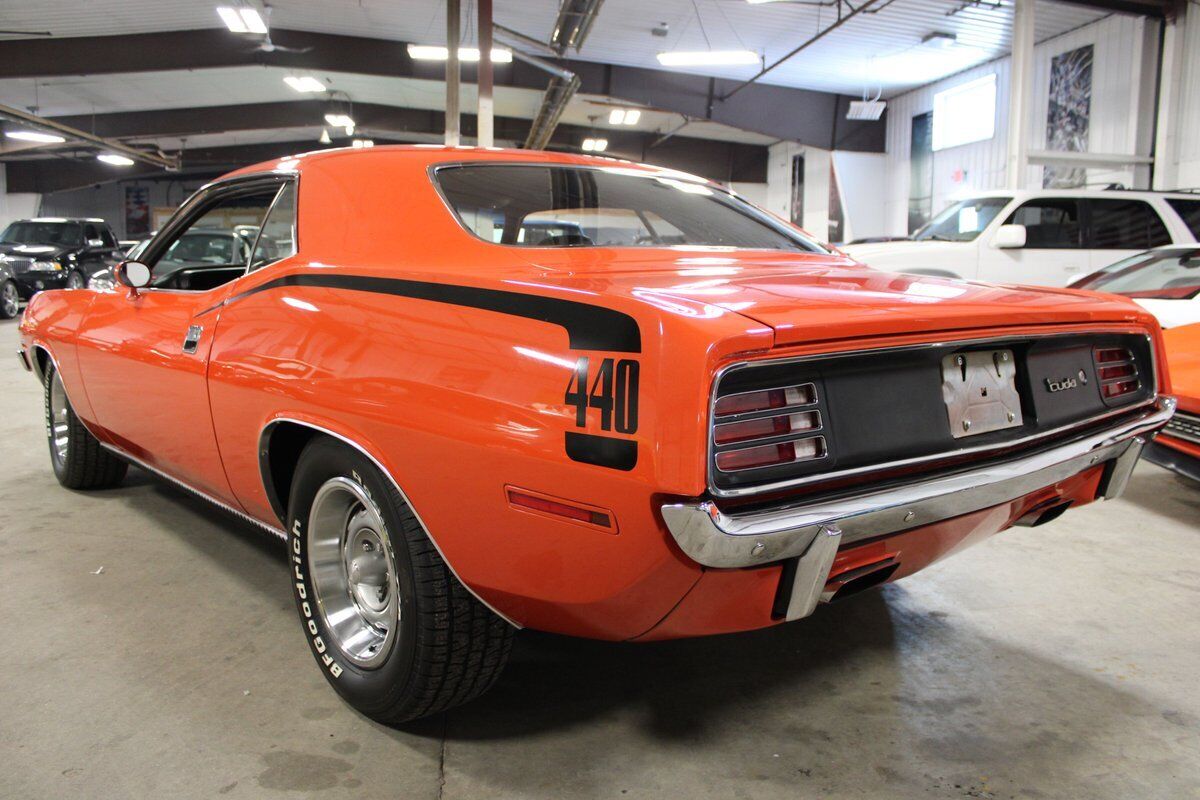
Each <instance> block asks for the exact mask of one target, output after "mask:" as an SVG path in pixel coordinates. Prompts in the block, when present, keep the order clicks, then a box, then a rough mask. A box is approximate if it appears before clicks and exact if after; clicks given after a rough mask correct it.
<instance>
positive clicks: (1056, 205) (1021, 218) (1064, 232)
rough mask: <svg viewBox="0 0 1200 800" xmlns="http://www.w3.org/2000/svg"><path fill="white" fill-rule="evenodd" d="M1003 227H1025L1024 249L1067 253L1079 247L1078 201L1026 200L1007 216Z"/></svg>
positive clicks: (1056, 199) (1060, 199)
mask: <svg viewBox="0 0 1200 800" xmlns="http://www.w3.org/2000/svg"><path fill="white" fill-rule="evenodd" d="M1004 224H1005V225H1024V226H1025V246H1026V247H1027V248H1031V249H1067V248H1077V247H1080V246H1081V239H1080V226H1079V201H1078V200H1071V199H1069V198H1053V199H1051V198H1046V199H1042V200H1030V201H1029V202H1028V203H1024V204H1023V205H1021V206H1020V207H1019V208H1017V210H1016V211H1014V212H1013V213H1012V214H1011V215H1009V217H1008V219H1007V220H1005V222H1004Z"/></svg>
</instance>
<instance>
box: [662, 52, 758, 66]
mask: <svg viewBox="0 0 1200 800" xmlns="http://www.w3.org/2000/svg"><path fill="white" fill-rule="evenodd" d="M658 63H659V64H662V65H663V66H664V67H733V66H742V65H749V64H761V63H762V59H761V58H759V55H758V53H754V52H751V51H750V50H698V51H684V50H672V51H670V52H668V53H659V54H658Z"/></svg>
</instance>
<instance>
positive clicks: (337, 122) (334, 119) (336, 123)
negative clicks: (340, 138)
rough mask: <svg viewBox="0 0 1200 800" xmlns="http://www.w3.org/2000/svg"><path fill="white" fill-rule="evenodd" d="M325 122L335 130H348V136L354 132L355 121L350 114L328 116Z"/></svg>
mask: <svg viewBox="0 0 1200 800" xmlns="http://www.w3.org/2000/svg"><path fill="white" fill-rule="evenodd" d="M325 121H326V122H328V123H329V124H330V125H332V126H333V127H335V128H348V129H349V130H348V131H347V132H346V135H347V136H349V135H350V134H351V133H353V132H354V119H353V118H352V117H351V116H350V115H349V114H326V115H325Z"/></svg>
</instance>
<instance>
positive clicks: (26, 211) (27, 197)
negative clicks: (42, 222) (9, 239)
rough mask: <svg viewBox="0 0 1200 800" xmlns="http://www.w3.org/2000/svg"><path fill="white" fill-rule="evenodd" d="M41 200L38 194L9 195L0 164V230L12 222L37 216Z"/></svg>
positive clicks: (6, 180) (2, 166) (6, 181)
mask: <svg viewBox="0 0 1200 800" xmlns="http://www.w3.org/2000/svg"><path fill="white" fill-rule="evenodd" d="M41 199H42V196H41V195H40V194H33V193H30V192H17V193H15V194H9V193H8V179H7V176H6V175H5V168H4V165H3V164H0V230H3V229H4V228H6V227H7V226H8V223H10V222H12V221H13V220H16V219H24V218H26V217H34V216H37V214H38V213H39V211H38V204H39V203H40V201H41Z"/></svg>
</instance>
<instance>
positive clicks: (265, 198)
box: [150, 185, 279, 291]
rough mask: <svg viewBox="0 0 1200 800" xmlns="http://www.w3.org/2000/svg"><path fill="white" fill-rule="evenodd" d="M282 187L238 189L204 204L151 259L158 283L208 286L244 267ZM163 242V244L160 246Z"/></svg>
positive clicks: (202, 288) (190, 287) (154, 281)
mask: <svg viewBox="0 0 1200 800" xmlns="http://www.w3.org/2000/svg"><path fill="white" fill-rule="evenodd" d="M278 193H279V187H278V186H277V185H276V186H268V187H264V188H261V189H254V190H248V191H242V192H238V193H236V194H234V195H232V196H228V195H227V196H226V197H224V198H223V199H220V200H217V201H216V202H215V203H213V204H210V205H208V206H207V207H205V208H204V209H203V210H202V211H201V212H200V213H199V215H198V216H195V217H193V218H192V219H191V221H190V222H189V223H188V224H187V225H185V226H184V227H183V228H182V229H181V230H179V231H177V232H176V233H175V234H174V235H173V236H172V237H171V239H170V240H168V241H167V242H164V243H163V245H159V243H158V242H157V241H155V242H154V249H155V250H156V251H157V252H158V255H157V256H155V257H154V261H153V263H151V264H150V267H151V269H152V270H153V276H154V277H153V279H152V282H151V285H152V286H153V287H155V288H159V289H183V290H189V291H205V290H207V289H212V288H215V287H217V286H220V285H221V284H223V283H226V282H228V281H231V280H233V279H234V278H237V277H239V276H241V275H243V274H245V272H246V267H247V266H248V265H249V263H250V251H251V249H252V248H253V247H254V241H255V239H256V238H258V232H259V230H260V228H261V227H262V223H263V219H264V217H266V215H267V210H268V209H269V208H270V207H271V203H272V202H273V201H274V200H275V196H276V195H277V194H278ZM162 247H165V249H161V248H162Z"/></svg>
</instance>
